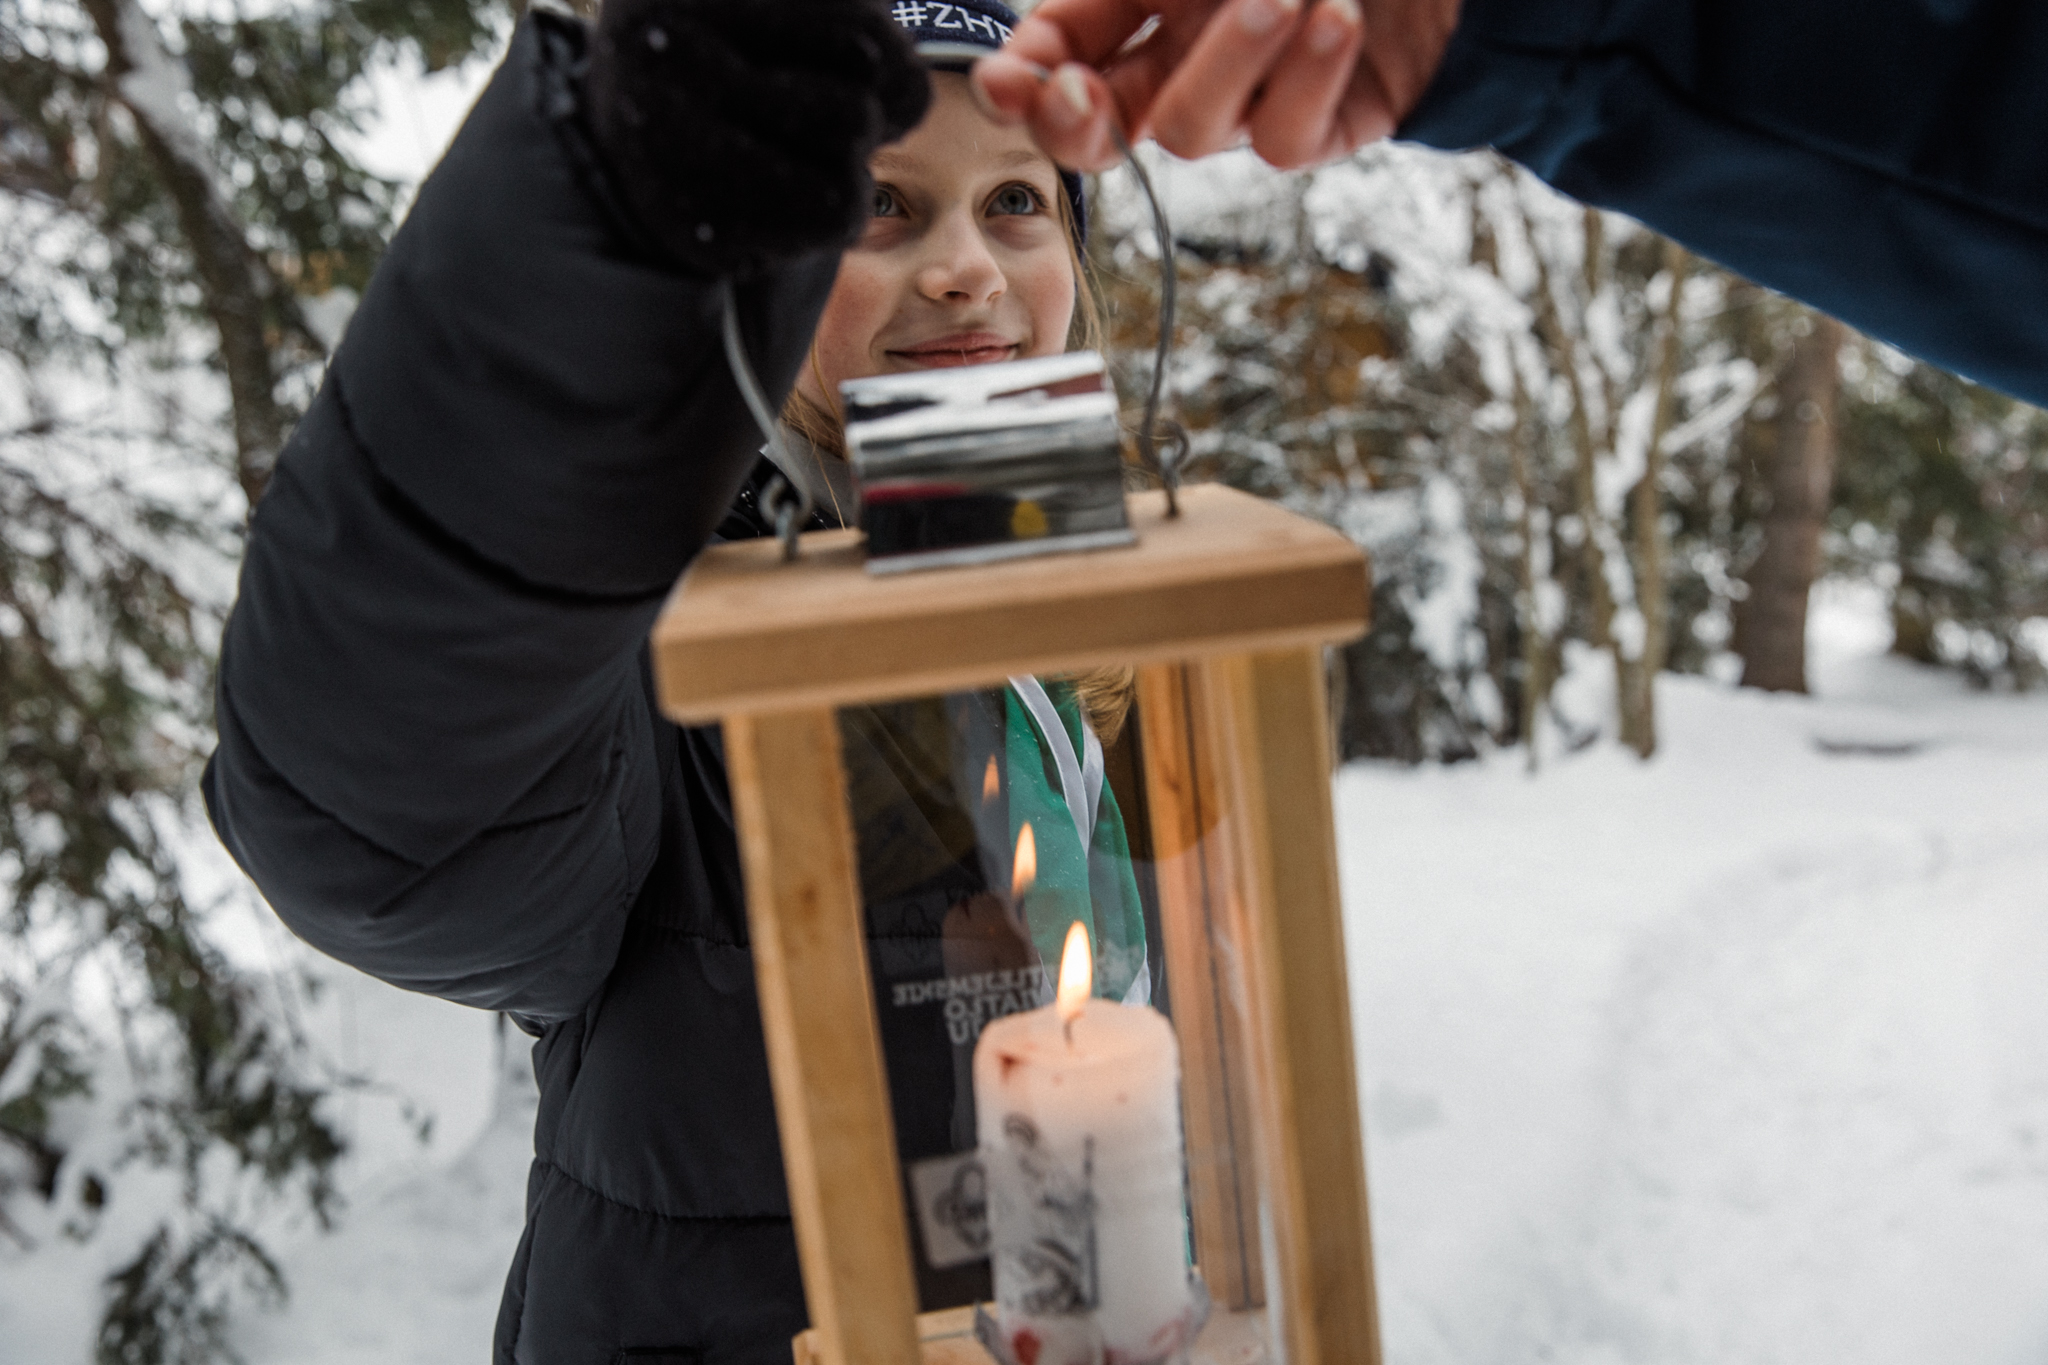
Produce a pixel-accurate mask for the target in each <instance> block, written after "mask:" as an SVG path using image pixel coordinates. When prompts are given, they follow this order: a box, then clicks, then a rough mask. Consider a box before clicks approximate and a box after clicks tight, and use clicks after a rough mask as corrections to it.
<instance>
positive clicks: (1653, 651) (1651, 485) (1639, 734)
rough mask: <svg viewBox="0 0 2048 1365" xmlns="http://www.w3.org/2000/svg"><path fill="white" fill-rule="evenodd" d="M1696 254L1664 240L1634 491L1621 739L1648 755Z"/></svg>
mask: <svg viewBox="0 0 2048 1365" xmlns="http://www.w3.org/2000/svg"><path fill="white" fill-rule="evenodd" d="M1691 264H1692V257H1691V256H1690V255H1689V254H1687V252H1686V250H1685V248H1684V247H1682V246H1680V245H1679V244H1678V243H1676V242H1671V241H1667V242H1665V243H1664V269H1665V270H1666V272H1668V273H1669V274H1670V276H1671V297H1670V299H1669V300H1668V301H1667V302H1666V303H1665V305H1664V318H1663V325H1662V326H1661V327H1660V328H1659V329H1658V336H1657V370H1656V374H1657V380H1656V382H1657V400H1656V407H1655V408H1654V409H1653V410H1652V412H1653V415H1652V416H1651V419H1650V446H1649V449H1648V450H1646V451H1645V452H1644V453H1643V477H1642V480H1641V482H1639V483H1637V484H1636V486H1635V489H1634V490H1633V495H1634V504H1635V505H1634V512H1635V523H1636V527H1635V530H1636V534H1635V541H1636V546H1635V549H1636V554H1635V560H1636V563H1635V570H1636V604H1637V608H1638V610H1640V611H1641V612H1642V614H1643V655H1642V660H1641V665H1640V667H1638V668H1636V669H1635V670H1634V673H1633V676H1632V677H1631V678H1630V679H1629V681H1630V682H1632V683H1633V684H1634V686H1635V695H1634V696H1629V697H1624V698H1623V699H1622V705H1621V731H1622V734H1621V739H1622V743H1624V744H1626V745H1628V746H1629V747H1630V748H1632V749H1634V750H1635V751H1636V753H1637V754H1639V755H1641V756H1642V757H1644V758H1648V757H1649V756H1650V755H1651V754H1654V753H1656V752H1657V675H1658V674H1659V673H1661V672H1663V671H1664V661H1665V659H1667V658H1668V657H1670V653H1671V592H1670V583H1669V573H1668V569H1667V564H1668V561H1669V559H1670V554H1671V545H1670V537H1669V536H1668V535H1666V534H1665V531H1664V499H1663V497H1662V491H1663V490H1662V484H1663V480H1664V437H1665V434H1666V433H1668V432H1669V431H1670V430H1671V399H1672V390H1673V389H1674V388H1675V387H1676V386H1677V383H1678V350H1679V347H1678V328H1679V322H1680V317H1681V315H1680V312H1679V309H1680V308H1681V307H1682V306H1683V303H1684V298H1685V277H1686V272H1687V270H1688V269H1689V268H1690V266H1691Z"/></svg>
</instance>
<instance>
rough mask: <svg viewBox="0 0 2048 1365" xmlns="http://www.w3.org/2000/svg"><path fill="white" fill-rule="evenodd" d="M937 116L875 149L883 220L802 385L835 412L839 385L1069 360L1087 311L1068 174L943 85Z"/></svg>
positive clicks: (936, 96) (962, 83)
mask: <svg viewBox="0 0 2048 1365" xmlns="http://www.w3.org/2000/svg"><path fill="white" fill-rule="evenodd" d="M932 86H933V89H932V106H931V112H930V113H929V114H927V115H926V116H925V120H924V122H922V123H920V124H918V126H917V127H916V128H915V129H914V130H912V132H911V133H910V135H909V136H908V137H906V138H904V139H903V140H902V141H901V142H896V143H892V144H891V145H889V146H887V147H884V148H883V149H882V150H881V151H879V152H877V153H875V158H874V160H873V161H871V162H869V163H868V165H869V169H870V171H872V173H873V174H874V177H875V216H874V218H873V219H872V220H871V221H870V222H869V223H868V227H867V231H866V233H865V234H864V235H863V236H862V237H861V239H860V241H859V242H858V243H857V244H855V245H854V246H853V248H852V249H850V250H849V251H848V252H847V253H846V255H845V257H844V258H843V259H842V260H841V262H840V265H839V279H838V281H837V283H835V284H834V285H833V286H832V296H831V298H830V299H828V300H827V301H826V303H825V312H824V316H823V317H821V318H820V319H819V321H818V335H817V340H816V342H815V343H814V349H813V356H814V360H815V363H814V364H812V365H809V366H806V367H805V370H804V373H803V374H802V375H801V376H800V377H799V378H798V380H797V385H798V387H799V388H800V389H801V390H802V391H803V393H804V395H805V397H807V398H809V399H810V400H811V401H812V402H814V403H819V404H822V405H823V406H824V407H826V408H827V409H828V410H829V411H834V412H836V411H838V409H839V383H840V381H841V380H845V379H861V378H865V377H866V376H868V375H875V374H893V373H898V372H901V371H904V370H918V369H928V368H931V367H934V366H939V365H985V364H988V363H989V362H991V361H997V360H1018V359H1021V358H1023V357H1026V356H1040V355H1056V354H1058V353H1059V352H1060V351H1063V350H1065V349H1066V342H1067V324H1068V323H1069V322H1070V321H1071V320H1072V318H1073V315H1074V283H1075V282H1074V264H1073V256H1072V254H1071V249H1070V248H1069V246H1068V244H1067V230H1066V228H1065V226H1063V224H1062V223H1061V219H1060V210H1059V198H1060V193H1061V191H1060V182H1059V174H1058V172H1057V171H1056V170H1054V168H1053V164H1052V162H1051V161H1049V160H1048V159H1047V158H1046V156H1045V154H1044V153H1043V152H1041V151H1039V150H1038V147H1037V144H1035V143H1034V142H1032V140H1031V134H1030V132H1029V131H1028V130H1027V129H1025V128H1024V127H1022V126H1019V127H1016V128H1004V127H1000V126H998V125H997V124H995V123H993V122H991V121H990V120H989V119H988V118H987V117H986V116H984V115H983V114H982V112H981V111H980V110H979V109H978V108H977V107H976V106H975V104H974V101H973V99H972V97H971V96H970V95H969V94H968V91H967V80H966V78H965V77H962V76H955V75H950V74H946V73H943V72H941V73H936V74H934V75H933V77H932Z"/></svg>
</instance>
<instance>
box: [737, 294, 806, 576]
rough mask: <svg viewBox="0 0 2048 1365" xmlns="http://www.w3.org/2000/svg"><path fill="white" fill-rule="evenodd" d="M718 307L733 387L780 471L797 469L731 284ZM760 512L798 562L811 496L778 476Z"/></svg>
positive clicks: (784, 552) (785, 553)
mask: <svg viewBox="0 0 2048 1365" xmlns="http://www.w3.org/2000/svg"><path fill="white" fill-rule="evenodd" d="M718 289H719V295H720V297H719V304H720V309H721V312H722V313H723V318H722V319H721V321H720V327H719V330H720V331H721V332H722V333H723V335H724V338H725V363H726V365H727V366H728V367H729V368H730V369H731V370H732V379H733V383H735V384H737V385H739V390H740V397H742V398H744V399H745V400H746V403H747V411H749V412H751V413H753V415H754V424H755V425H756V426H758V427H760V428H761V435H762V436H763V437H764V438H766V440H767V442H768V448H769V451H770V455H771V458H772V459H773V461H774V464H775V467H776V468H777V469H778V470H782V469H794V468H795V467H796V466H795V465H794V464H793V463H792V462H791V460H790V456H789V449H788V447H787V446H785V445H784V444H783V441H782V423H781V422H780V421H779V420H777V418H776V416H775V410H774V409H773V408H771V407H769V406H768V395H767V394H766V393H765V392H763V390H762V388H761V381H760V380H759V379H758V378H756V377H755V375H754V367H753V365H752V364H751V363H750V362H749V361H748V360H747V345H746V342H745V341H743V340H742V339H741V337H740V314H739V302H738V300H737V298H736V297H735V296H734V294H733V289H732V281H731V280H720V281H719V282H718ZM761 510H762V512H764V513H765V514H767V516H768V517H769V518H770V520H772V521H773V522H774V523H775V536H776V539H778V540H780V541H781V542H782V557H783V558H784V559H795V558H796V553H797V545H796V538H797V536H798V535H799V534H800V533H801V532H802V531H803V528H804V527H805V525H807V524H808V523H809V522H810V519H811V511H812V504H811V495H810V494H809V493H808V492H806V491H805V490H803V489H802V488H798V487H796V486H795V485H793V484H792V483H791V482H790V481H789V479H788V478H786V477H785V476H783V475H782V474H780V473H778V474H776V476H775V477H774V478H772V479H770V480H769V481H768V486H767V487H766V488H764V489H762V490H761Z"/></svg>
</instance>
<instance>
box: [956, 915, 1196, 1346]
mask: <svg viewBox="0 0 2048 1365" xmlns="http://www.w3.org/2000/svg"><path fill="white" fill-rule="evenodd" d="M1088 959H1089V954H1088V935H1087V931H1086V930H1085V929H1083V928H1082V926H1081V925H1080V924H1078V923H1077V924H1075V925H1074V927H1073V928H1072V929H1071V930H1069V931H1068V934H1067V948H1066V952H1065V954H1064V955H1063V958H1062V961H1061V966H1060V990H1059V998H1058V1001H1057V1002H1056V1003H1055V1004H1053V1005H1051V1006H1048V1007H1046V1008H1044V1009H1037V1010H1030V1011H1027V1012H1025V1013H1023V1014H1014V1015H1011V1016H1009V1017H1008V1018H1004V1019H998V1020H996V1021H995V1022H993V1023H991V1024H989V1025H988V1027H987V1028H985V1029H984V1030H983V1031H982V1035H981V1040H980V1042H979V1044H978V1045H977V1046H976V1048H975V1051H974V1100H975V1108H976V1112H977V1116H978V1117H977V1125H978V1129H979V1138H980V1147H981V1160H982V1164H983V1166H984V1167H985V1168H986V1170H987V1173H988V1194H989V1243H990V1256H991V1258H992V1261H993V1266H994V1272H995V1295H996V1307H997V1322H998V1325H999V1326H1000V1329H1001V1331H1002V1335H1003V1340H1004V1343H1005V1345H1006V1346H1007V1347H1008V1351H1009V1355H1010V1357H1011V1359H1012V1360H1014V1361H1016V1362H1017V1365H1094V1363H1096V1362H1100V1363H1101V1365H1136V1362H1143V1361H1158V1360H1164V1359H1165V1358H1167V1357H1168V1356H1170V1355H1172V1354H1173V1353H1174V1352H1175V1351H1177V1350H1179V1349H1180V1348H1181V1347H1182V1346H1184V1345H1186V1344H1187V1339H1188V1337H1189V1335H1190V1334H1191V1333H1192V1331H1193V1330H1194V1329H1195V1328H1196V1327H1198V1326H1199V1325H1200V1324H1199V1323H1198V1322H1197V1321H1195V1305H1194V1300H1193V1296H1192V1295H1191V1293H1190V1291H1189V1285H1188V1264H1187V1215H1186V1205H1185V1203H1184V1194H1183V1180H1184V1169H1185V1165H1186V1155H1185V1151H1184V1149H1183V1147H1182V1143H1181V1126H1180V1048H1179V1046H1178V1045H1177V1044H1176V1043H1175V1041H1174V1037H1173V1027H1172V1026H1171V1025H1170V1024H1168V1023H1167V1022H1166V1019H1165V1017H1164V1016H1162V1015H1161V1014H1160V1013H1159V1012H1158V1011H1157V1010H1154V1009H1152V1008H1151V1007H1150V1006H1145V1005H1122V1004H1118V1003H1116V1002H1114V1001H1109V1000H1095V999H1090V998H1089V985H1090V982H1091V980H1092V975H1093V973H1092V970H1091V966H1090V963H1089V960H1088Z"/></svg>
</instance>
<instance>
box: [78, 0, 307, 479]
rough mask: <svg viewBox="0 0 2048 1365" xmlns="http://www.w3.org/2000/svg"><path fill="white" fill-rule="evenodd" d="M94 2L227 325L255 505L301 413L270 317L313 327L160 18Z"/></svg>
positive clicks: (115, 69) (246, 475)
mask: <svg viewBox="0 0 2048 1365" xmlns="http://www.w3.org/2000/svg"><path fill="white" fill-rule="evenodd" d="M85 8H86V11H87V13H89V14H90V15H91V16H92V21H93V27H94V28H95V29H97V30H98V32H99V36H100V41H101V42H103V43H105V44H106V47H107V68H106V75H107V80H108V88H109V93H110V94H111V95H112V96H113V98H115V99H116V100H118V101H120V103H121V104H122V105H123V106H125V107H126V108H127V109H128V111H129V113H131V114H133V115H134V117H135V125H136V128H137V130H138V132H139V134H140V136H141V139H142V145H143V149H144V150H145V151H146V152H147V153H148V155H149V160H150V164H151V165H152V166H153V167H155V169H156V173H157V174H158V175H159V176H160V177H162V179H163V182H164V186H165V188H166V189H167V190H169V191H170V196H171V202H172V205H173V206H174V208H175V210H176V213H177V218H178V230H179V232H180V233H181V234H182V235H183V236H184V238H185V244H186V246H187V247H189V248H190V249H191V252H192V258H193V263H194V265H195V266H196V268H197V270H198V274H199V281H200V287H201V290H202V292H203V294H204V296H205V307H206V313H207V316H208V317H210V318H211V319H212V320H213V325H214V327H215V328H216V329H217V330H218V331H219V332H220V353H221V362H222V365H223V366H224V367H225V369H226V370H227V377H228V394H229V397H230V399H231V401H232V403H233V407H234V430H235V472H236V475H237V477H238V478H239V480H240V482H241V485H242V491H243V493H244V494H245V495H247V497H248V500H249V506H250V507H251V508H252V509H253V508H254V507H255V505H256V500H257V498H259V497H261V496H262V494H263V488H264V485H265V484H266V483H268V482H269V479H270V470H271V467H272V466H273V465H275V464H276V463H277V453H278V451H279V450H280V449H282V448H283V445H284V439H285V437H286V435H288V434H289V432H290V429H291V421H292V419H291V414H290V413H289V412H288V411H287V410H286V409H285V407H284V406H283V405H282V404H280V403H279V402H278V401H277V381H278V367H277V361H276V356H275V355H274V353H273V352H272V350H271V344H270V337H269V335H268V334H267V327H266V323H267V322H269V321H270V320H271V319H276V320H278V321H279V322H281V323H283V324H285V326H287V327H288V328H289V329H290V330H291V331H292V332H293V333H294V335H295V336H298V337H301V338H307V339H310V336H311V334H310V332H309V331H308V329H307V328H306V326H305V324H304V321H303V320H302V319H301V318H300V317H299V315H298V306H297V301H296V300H295V299H294V298H293V297H292V296H291V294H290V293H289V291H287V290H284V289H282V288H280V287H279V286H278V284H277V281H276V280H275V279H274V277H273V276H272V275H271V273H270V271H269V269H268V268H267V267H266V266H265V265H264V264H263V261H262V260H261V259H260V258H259V257H258V256H257V254H256V252H255V250H254V249H253V248H251V247H250V245H249V240H248V237H247V236H246V235H245V234H244V232H243V230H242V225H241V222H240V221H239V220H238V219H237V218H236V217H235V215H234V210H233V209H232V207H231V206H230V205H229V204H228V202H227V200H226V198H225V197H224V196H223V195H222V194H221V192H220V190H219V188H218V187H217V185H216V181H215V174H216V172H215V168H214V167H213V165H212V163H211V161H210V159H209V158H208V156H207V154H206V151H205V148H204V146H203V145H202V144H201V142H200V140H199V136H198V132H197V130H196V129H195V128H194V127H193V125H192V124H191V122H190V119H189V118H188V117H187V115H186V114H185V111H184V110H183V109H182V108H181V107H180V105H179V96H180V95H181V94H182V93H183V92H184V91H186V90H187V89H189V87H190V78H189V76H188V75H187V73H186V72H185V69H184V66H183V64H182V63H180V62H179V61H178V59H177V58H175V57H173V56H172V55H171V54H170V53H169V52H168V51H167V50H166V49H165V48H164V45H163V39H162V36H161V35H160V34H159V33H158V32H157V29H156V24H155V21H153V20H152V19H150V17H149V16H148V15H147V14H145V13H144V12H143V10H142V8H141V6H139V5H138V4H136V3H135V0H85ZM316 344H317V343H316Z"/></svg>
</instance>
